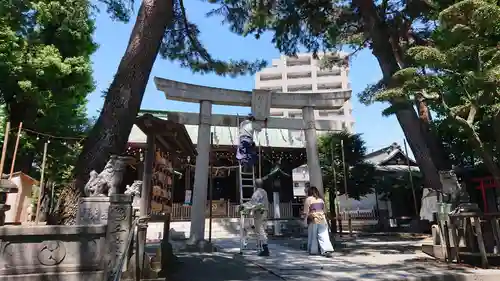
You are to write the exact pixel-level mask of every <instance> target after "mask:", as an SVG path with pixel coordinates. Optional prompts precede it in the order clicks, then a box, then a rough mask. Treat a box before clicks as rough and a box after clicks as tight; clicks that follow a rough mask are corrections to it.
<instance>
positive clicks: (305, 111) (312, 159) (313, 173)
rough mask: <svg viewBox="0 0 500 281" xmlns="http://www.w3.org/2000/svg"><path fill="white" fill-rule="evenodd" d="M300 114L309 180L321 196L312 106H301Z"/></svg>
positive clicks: (320, 178) (320, 175)
mask: <svg viewBox="0 0 500 281" xmlns="http://www.w3.org/2000/svg"><path fill="white" fill-rule="evenodd" d="M302 116H303V117H304V123H305V135H306V153H307V167H308V169H309V182H310V183H311V186H315V187H316V188H317V189H318V191H319V193H320V194H321V196H323V195H324V190H323V173H322V172H321V166H320V164H319V156H318V136H317V135H316V123H315V120H314V108H313V107H312V106H306V107H304V108H302Z"/></svg>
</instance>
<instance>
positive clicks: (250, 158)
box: [236, 113, 260, 172]
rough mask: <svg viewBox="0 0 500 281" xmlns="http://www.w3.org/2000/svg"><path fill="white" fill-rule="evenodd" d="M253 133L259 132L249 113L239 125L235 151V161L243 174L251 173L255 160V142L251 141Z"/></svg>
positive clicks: (253, 118)
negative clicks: (238, 163) (237, 143)
mask: <svg viewBox="0 0 500 281" xmlns="http://www.w3.org/2000/svg"><path fill="white" fill-rule="evenodd" d="M255 131H260V126H259V125H258V124H257V122H256V120H255V117H254V116H253V114H251V113H250V114H248V116H247V117H246V118H245V120H243V121H242V122H241V123H240V130H239V145H238V148H237V151H236V159H238V161H239V162H240V166H242V167H243V168H244V172H251V171H252V169H253V167H254V164H255V160H256V158H257V152H256V148H255V142H254V141H253V135H254V132H255Z"/></svg>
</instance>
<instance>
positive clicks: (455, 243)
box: [449, 216, 460, 263]
mask: <svg viewBox="0 0 500 281" xmlns="http://www.w3.org/2000/svg"><path fill="white" fill-rule="evenodd" d="M449 218H450V231H451V239H452V241H453V247H455V252H454V253H453V254H454V256H455V260H456V261H457V263H460V239H458V233H457V231H458V230H457V228H456V227H455V222H456V221H457V220H456V219H455V217H452V216H450V217H449ZM449 260H450V261H452V259H451V258H449Z"/></svg>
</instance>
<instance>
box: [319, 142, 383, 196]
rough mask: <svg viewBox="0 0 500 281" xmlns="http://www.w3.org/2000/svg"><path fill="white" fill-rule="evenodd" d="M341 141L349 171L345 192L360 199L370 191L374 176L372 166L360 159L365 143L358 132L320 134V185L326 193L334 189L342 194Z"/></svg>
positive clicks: (363, 153)
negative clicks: (321, 184) (321, 182)
mask: <svg viewBox="0 0 500 281" xmlns="http://www.w3.org/2000/svg"><path fill="white" fill-rule="evenodd" d="M342 141H343V142H344V154H345V163H346V170H347V171H348V173H349V175H348V178H347V186H348V188H347V192H348V193H349V196H350V197H352V198H359V197H360V196H363V195H365V194H368V193H370V192H372V190H373V188H374V186H373V184H374V176H375V167H373V165H370V164H368V163H365V162H364V161H363V159H364V157H365V154H366V146H365V142H364V141H363V140H362V138H361V135H359V134H349V133H347V132H335V133H330V134H327V135H322V136H320V138H319V141H318V152H319V157H320V164H321V167H322V168H323V185H324V186H325V189H328V190H329V192H331V190H335V188H336V189H337V191H339V192H340V193H341V194H343V193H344V190H345V189H344V169H343V162H342V145H341V142H342ZM334 173H335V175H334ZM334 179H336V181H334Z"/></svg>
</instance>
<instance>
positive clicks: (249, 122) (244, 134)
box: [236, 114, 269, 256]
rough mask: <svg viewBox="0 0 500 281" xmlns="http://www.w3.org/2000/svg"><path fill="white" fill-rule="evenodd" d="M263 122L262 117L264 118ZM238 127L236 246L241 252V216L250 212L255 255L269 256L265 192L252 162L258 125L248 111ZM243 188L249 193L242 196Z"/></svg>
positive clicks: (267, 207) (243, 241) (242, 238)
mask: <svg viewBox="0 0 500 281" xmlns="http://www.w3.org/2000/svg"><path fill="white" fill-rule="evenodd" d="M264 122H266V120H264ZM239 125H240V127H239V145H238V148H237V151H236V159H238V161H239V164H240V186H239V188H240V213H241V217H240V219H241V221H240V236H241V237H240V240H241V241H240V244H241V245H240V247H241V249H240V250H241V251H242V250H243V248H244V247H246V230H245V228H244V226H245V222H244V220H245V218H246V217H248V216H249V215H250V214H252V215H253V219H254V227H255V232H256V234H257V240H258V243H257V244H258V245H259V248H260V249H261V251H260V253H259V256H269V248H268V246H267V234H266V219H267V213H268V210H269V200H268V197H267V192H266V190H265V189H264V188H263V187H264V186H263V180H262V179H255V169H254V165H255V162H256V159H257V151H256V145H255V142H254V140H253V136H254V132H255V131H260V125H259V124H258V123H257V120H256V119H255V117H254V116H253V114H249V115H248V116H247V118H245V120H243V121H242V122H241V123H240V124H239ZM245 188H250V189H252V196H251V198H248V197H246V196H248V195H245V194H247V193H246V192H245Z"/></svg>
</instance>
